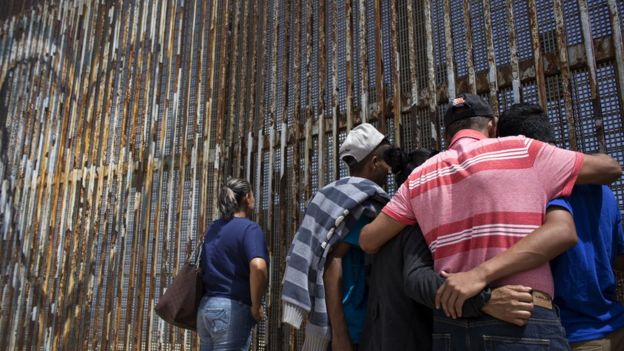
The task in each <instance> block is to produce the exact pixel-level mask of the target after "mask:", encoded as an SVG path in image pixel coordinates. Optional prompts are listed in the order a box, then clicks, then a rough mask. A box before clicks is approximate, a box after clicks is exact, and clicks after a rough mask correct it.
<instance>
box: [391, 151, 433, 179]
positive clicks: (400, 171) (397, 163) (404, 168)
mask: <svg viewBox="0 0 624 351" xmlns="http://www.w3.org/2000/svg"><path fill="white" fill-rule="evenodd" d="M437 153H438V151H437V150H434V149H425V148H422V149H417V150H415V151H412V152H410V153H409V154H408V153H405V152H404V151H403V150H401V149H400V148H398V147H393V148H390V149H388V150H386V152H385V153H384V159H385V160H386V163H387V164H388V165H390V167H391V168H392V173H393V174H394V180H395V183H396V184H399V185H400V184H403V182H405V180H406V179H407V177H409V175H410V174H411V173H412V171H413V170H414V169H415V168H417V167H418V166H420V165H422V164H423V163H424V162H425V161H427V160H428V159H429V158H431V157H432V156H434V155H436V154H437Z"/></svg>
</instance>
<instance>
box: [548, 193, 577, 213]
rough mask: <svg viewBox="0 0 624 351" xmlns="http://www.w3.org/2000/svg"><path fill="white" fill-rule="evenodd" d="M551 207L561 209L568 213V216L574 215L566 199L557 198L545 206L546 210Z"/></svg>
mask: <svg viewBox="0 0 624 351" xmlns="http://www.w3.org/2000/svg"><path fill="white" fill-rule="evenodd" d="M551 207H561V208H563V209H564V210H566V211H568V212H570V214H572V215H574V210H573V209H572V205H571V204H570V201H568V200H567V199H566V198H563V197H558V198H556V199H554V200H551V201H550V202H549V203H548V205H546V208H551Z"/></svg>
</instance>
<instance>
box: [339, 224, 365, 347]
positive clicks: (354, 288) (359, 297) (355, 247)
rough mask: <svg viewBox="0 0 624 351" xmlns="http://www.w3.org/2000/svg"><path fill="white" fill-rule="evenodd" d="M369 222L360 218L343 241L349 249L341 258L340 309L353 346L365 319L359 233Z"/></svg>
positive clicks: (363, 273)
mask: <svg viewBox="0 0 624 351" xmlns="http://www.w3.org/2000/svg"><path fill="white" fill-rule="evenodd" d="M369 222H370V219H368V218H366V217H361V218H360V219H359V220H358V221H357V222H356V224H355V226H354V227H353V228H352V229H351V231H350V232H349V233H348V234H347V236H346V237H345V238H344V239H343V241H344V242H345V243H347V244H349V245H351V247H350V248H349V251H347V253H346V254H345V255H344V256H343V257H342V287H341V290H342V308H343V312H344V316H345V320H346V322H347V327H348V329H349V337H350V338H351V341H353V343H354V344H359V343H360V338H361V337H362V330H363V329H364V320H365V319H366V300H367V298H368V291H367V290H366V271H365V270H364V255H365V254H364V251H362V249H361V248H360V244H359V240H360V232H361V231H362V228H363V227H364V226H365V225H366V224H368V223H369Z"/></svg>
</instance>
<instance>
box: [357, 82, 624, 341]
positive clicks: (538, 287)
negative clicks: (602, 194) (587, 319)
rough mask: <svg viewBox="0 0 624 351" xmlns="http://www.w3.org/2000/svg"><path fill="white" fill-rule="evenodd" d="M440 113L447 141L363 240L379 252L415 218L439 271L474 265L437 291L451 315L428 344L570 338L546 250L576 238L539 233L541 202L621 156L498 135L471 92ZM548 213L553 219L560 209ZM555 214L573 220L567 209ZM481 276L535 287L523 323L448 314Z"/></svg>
mask: <svg viewBox="0 0 624 351" xmlns="http://www.w3.org/2000/svg"><path fill="white" fill-rule="evenodd" d="M444 122H445V127H446V132H447V137H448V140H451V143H450V145H449V150H447V151H445V152H443V153H440V154H438V155H437V156H435V157H433V158H431V159H430V160H428V161H427V162H425V163H424V164H423V165H422V166H420V167H419V168H417V169H415V170H414V171H413V172H412V174H411V175H410V177H409V178H408V180H407V181H406V182H405V183H404V184H403V185H402V186H401V187H400V188H399V190H398V191H397V194H396V195H395V197H394V198H393V199H392V200H391V201H390V203H389V204H388V205H387V206H386V207H385V208H384V209H383V211H382V213H381V214H380V215H379V216H378V217H377V218H376V219H375V220H374V221H373V222H372V223H370V224H369V225H368V226H366V227H364V229H363V230H362V233H361V237H360V244H361V247H362V249H364V250H365V251H368V252H375V251H376V250H378V249H379V248H380V247H381V246H382V245H383V244H384V243H385V242H386V241H387V240H389V239H390V238H392V237H393V236H394V235H396V233H398V232H399V231H400V230H401V229H402V228H403V227H405V226H406V225H413V224H416V223H418V224H419V225H420V227H421V229H422V232H423V234H424V237H425V240H426V241H427V244H428V245H429V248H430V250H431V253H432V255H433V259H434V269H435V270H436V271H437V272H439V273H443V272H446V273H457V272H465V271H470V270H472V269H473V268H475V267H479V270H472V271H471V274H470V275H466V274H464V275H462V278H463V280H461V279H460V280H459V281H458V282H455V285H453V286H451V287H448V286H443V287H442V289H443V290H444V291H443V293H442V294H441V296H438V299H437V300H438V301H441V302H442V304H443V305H444V307H445V311H446V312H447V316H445V315H444V314H442V313H440V312H438V313H437V314H436V318H435V319H434V339H433V340H434V349H444V348H445V347H447V346H450V347H451V348H452V349H470V348H471V347H475V349H483V348H484V347H485V344H500V343H502V344H503V345H504V344H505V343H508V342H513V343H520V344H522V345H526V346H527V347H528V348H529V349H532V348H534V347H535V346H537V345H542V344H544V343H545V344H547V345H548V344H549V345H551V347H554V348H556V349H560V348H563V349H566V348H568V345H567V342H566V341H565V336H564V333H563V330H562V328H561V324H560V323H559V320H558V316H557V314H556V312H555V311H554V310H553V309H552V302H551V300H550V297H551V296H553V281H552V274H551V272H550V268H549V266H548V260H549V259H550V258H552V257H554V256H555V255H556V254H558V253H560V252H562V251H563V250H565V249H566V248H568V247H569V246H570V245H571V244H573V243H570V242H569V241H568V242H565V243H562V242H560V241H558V240H554V239H551V238H548V237H546V238H544V235H542V236H540V235H539V234H540V230H543V228H541V227H540V226H541V225H542V223H544V219H545V212H544V211H545V208H546V204H547V203H548V201H549V200H551V199H553V198H556V197H560V196H567V195H569V194H570V192H571V190H572V187H573V186H574V184H575V182H578V183H587V182H592V183H609V182H612V181H614V180H616V179H617V178H619V176H620V175H621V168H620V166H619V165H618V164H617V162H616V161H615V160H613V159H611V158H610V157H609V156H607V155H593V156H589V155H583V154H581V153H577V152H572V151H568V150H563V149H559V148H556V147H553V146H551V145H548V144H545V143H542V142H540V141H536V140H533V139H528V138H525V137H521V136H519V137H507V138H499V139H495V138H493V137H494V136H495V133H496V119H495V118H494V116H493V113H492V110H491V109H490V107H489V106H488V105H487V103H485V102H484V101H483V100H482V99H481V98H480V97H478V96H475V95H470V94H464V95H463V96H462V97H460V98H458V99H455V100H454V101H453V104H452V106H451V107H450V108H449V110H448V111H447V113H446V116H445V121H444ZM560 212H564V211H560ZM553 216H554V217H555V220H556V219H558V218H557V217H563V216H565V215H564V214H561V213H555V214H554V215H553ZM561 220H562V221H565V220H570V218H569V215H568V216H567V217H564V218H561ZM538 228H539V229H538ZM572 228H573V227H572ZM546 232H548V231H546ZM484 262H485V263H484ZM451 278H452V277H451ZM500 278H502V279H500ZM487 284H490V285H491V286H492V287H496V286H501V285H506V284H518V285H525V286H529V287H531V288H533V289H534V294H533V295H534V304H535V305H536V307H535V308H534V310H533V317H532V318H531V319H529V322H528V324H527V325H526V326H525V327H522V328H521V327H517V326H513V325H511V324H507V323H504V322H500V321H496V320H494V319H492V318H489V317H482V318H479V319H476V320H460V321H453V320H451V319H450V318H449V317H448V316H452V317H457V316H461V315H459V313H456V312H457V309H454V308H453V307H454V306H455V305H459V307H461V304H463V300H464V299H465V298H467V297H469V296H468V295H470V294H474V293H476V292H477V291H479V290H481V289H482V288H483V287H485V285H487ZM476 289H478V290H476ZM549 307H550V308H549Z"/></svg>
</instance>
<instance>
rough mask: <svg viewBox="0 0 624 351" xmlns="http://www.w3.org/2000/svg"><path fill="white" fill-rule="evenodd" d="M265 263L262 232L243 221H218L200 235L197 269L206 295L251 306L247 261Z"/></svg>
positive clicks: (255, 225) (266, 257)
mask: <svg viewBox="0 0 624 351" xmlns="http://www.w3.org/2000/svg"><path fill="white" fill-rule="evenodd" d="M256 257H260V258H263V259H264V260H265V261H266V262H267V264H268V263H269V253H268V252H267V247H266V243H265V240H264V233H263V232H262V229H260V226H259V225H258V224H257V223H256V222H253V221H251V220H249V219H247V218H236V217H235V218H232V219H231V220H224V219H219V220H217V221H215V222H214V223H213V224H212V225H211V226H210V228H209V229H208V231H207V232H206V235H205V236H204V245H203V250H202V254H201V268H202V277H203V282H204V291H205V294H206V295H208V296H219V297H227V298H229V299H232V300H237V301H240V302H243V303H245V304H248V305H251V293H250V289H249V262H250V261H251V260H252V259H254V258H256Z"/></svg>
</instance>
